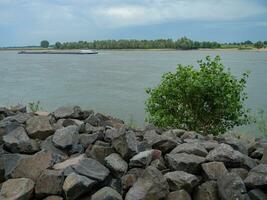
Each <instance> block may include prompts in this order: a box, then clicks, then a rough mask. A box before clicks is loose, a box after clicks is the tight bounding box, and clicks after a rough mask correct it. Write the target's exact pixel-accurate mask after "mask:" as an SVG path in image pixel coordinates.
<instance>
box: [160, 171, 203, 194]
mask: <svg viewBox="0 0 267 200" xmlns="http://www.w3.org/2000/svg"><path fill="white" fill-rule="evenodd" d="M164 177H165V178H166V180H167V182H168V184H169V188H170V191H176V190H182V189H184V190H186V191H188V192H191V191H192V190H193V188H194V187H195V186H196V185H197V184H198V183H199V179H198V178H197V177H196V176H195V175H193V174H189V173H187V172H184V171H174V172H168V173H166V174H165V175H164Z"/></svg>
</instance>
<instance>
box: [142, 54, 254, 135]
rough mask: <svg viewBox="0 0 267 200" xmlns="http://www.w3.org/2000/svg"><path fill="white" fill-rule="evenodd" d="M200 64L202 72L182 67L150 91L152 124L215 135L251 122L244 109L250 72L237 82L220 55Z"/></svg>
mask: <svg viewBox="0 0 267 200" xmlns="http://www.w3.org/2000/svg"><path fill="white" fill-rule="evenodd" d="M198 64H199V66H200V69H199V70H196V69H194V68H193V66H183V65H178V67H177V70H176V72H174V73H171V72H169V73H166V74H164V75H163V76H162V80H161V83H160V84H159V85H158V86H157V87H155V88H154V89H148V90H147V93H148V94H149V97H148V99H147V101H146V111H147V112H148V118H147V119H148V121H149V122H150V123H153V124H154V125H156V126H159V127H167V128H184V129H187V130H195V131H199V132H201V133H202V134H214V135H218V134H220V133H224V132H226V131H227V130H228V129H230V128H233V127H234V126H238V125H242V124H246V123H248V122H249V117H248V111H249V110H248V109H245V108H244V106H243V102H244V101H245V100H246V99H247V94H246V93H245V92H244V89H245V87H246V81H247V78H248V72H246V73H243V75H242V77H241V78H240V79H237V78H236V77H234V76H233V75H232V74H231V73H230V70H229V69H228V70H225V68H224V66H223V64H221V62H220V57H219V56H216V57H215V59H211V57H209V56H207V57H206V60H205V61H202V60H200V61H198Z"/></svg>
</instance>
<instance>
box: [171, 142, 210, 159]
mask: <svg viewBox="0 0 267 200" xmlns="http://www.w3.org/2000/svg"><path fill="white" fill-rule="evenodd" d="M170 153H171V154H176V153H188V154H194V155H197V156H202V157H205V156H206V155H207V154H208V152H207V150H206V149H205V148H204V147H203V146H202V145H200V144H199V143H184V144H180V145H178V146H177V147H175V148H174V149H173V150H172V151H171V152H170Z"/></svg>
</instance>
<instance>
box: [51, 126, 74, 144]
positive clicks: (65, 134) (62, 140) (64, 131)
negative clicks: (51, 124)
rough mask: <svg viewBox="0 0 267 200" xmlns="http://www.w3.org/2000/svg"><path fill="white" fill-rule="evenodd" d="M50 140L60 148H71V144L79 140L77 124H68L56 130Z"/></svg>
mask: <svg viewBox="0 0 267 200" xmlns="http://www.w3.org/2000/svg"><path fill="white" fill-rule="evenodd" d="M52 141H53V143H54V145H55V146H56V147H58V148H60V149H66V148H71V147H72V145H74V144H77V143H78V141H79V138H78V128H77V126H68V127H65V128H61V129H58V130H56V132H55V134H54V135H53V139H52Z"/></svg>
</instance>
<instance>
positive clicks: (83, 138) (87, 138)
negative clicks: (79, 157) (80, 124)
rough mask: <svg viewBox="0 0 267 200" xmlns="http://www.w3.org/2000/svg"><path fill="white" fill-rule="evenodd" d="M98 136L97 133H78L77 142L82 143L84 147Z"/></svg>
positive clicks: (93, 141)
mask: <svg viewBox="0 0 267 200" xmlns="http://www.w3.org/2000/svg"><path fill="white" fill-rule="evenodd" d="M99 137H100V134H99V133H93V134H79V143H80V144H82V145H83V146H84V147H88V146H89V145H90V144H93V143H95V141H96V140H98V139H99Z"/></svg>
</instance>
